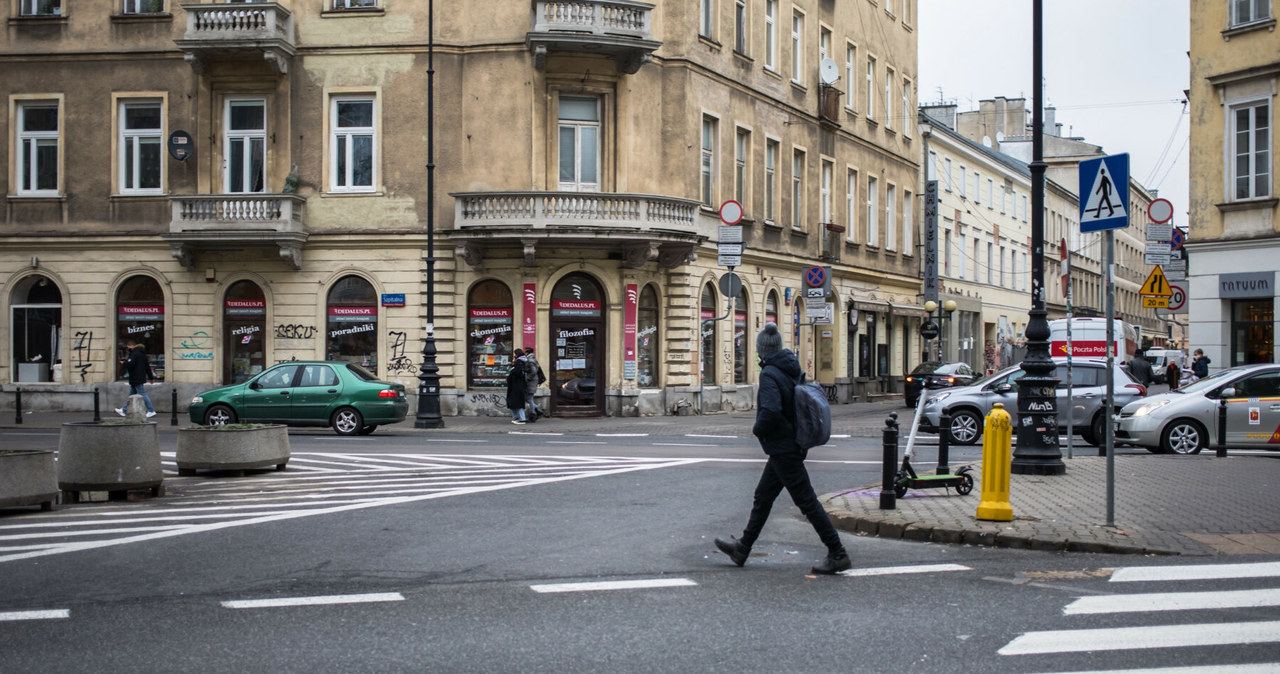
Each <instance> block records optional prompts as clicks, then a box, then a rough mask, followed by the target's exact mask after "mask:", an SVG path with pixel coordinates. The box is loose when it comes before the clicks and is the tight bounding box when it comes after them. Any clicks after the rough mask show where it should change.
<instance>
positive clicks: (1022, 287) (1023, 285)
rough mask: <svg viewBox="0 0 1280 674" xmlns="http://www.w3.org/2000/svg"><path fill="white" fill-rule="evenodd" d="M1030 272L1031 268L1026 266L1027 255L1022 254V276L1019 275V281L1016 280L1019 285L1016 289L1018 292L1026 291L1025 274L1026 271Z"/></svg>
mask: <svg viewBox="0 0 1280 674" xmlns="http://www.w3.org/2000/svg"><path fill="white" fill-rule="evenodd" d="M1030 270H1031V268H1030V267H1028V266H1027V254H1026V253H1023V254H1022V275H1021V276H1019V280H1018V283H1019V284H1020V285H1019V286H1018V288H1019V289H1020V290H1026V289H1027V277H1026V273H1027V272H1028V271H1030Z"/></svg>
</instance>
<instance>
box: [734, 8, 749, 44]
mask: <svg viewBox="0 0 1280 674" xmlns="http://www.w3.org/2000/svg"><path fill="white" fill-rule="evenodd" d="M733 50H734V51H736V52H738V53H739V54H746V53H747V0H737V1H736V2H735V3H734V5H733Z"/></svg>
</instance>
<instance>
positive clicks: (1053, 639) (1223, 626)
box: [996, 620, 1280, 655]
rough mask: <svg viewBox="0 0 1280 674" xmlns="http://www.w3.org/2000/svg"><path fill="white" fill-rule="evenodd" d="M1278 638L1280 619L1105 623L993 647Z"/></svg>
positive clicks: (1045, 649)
mask: <svg viewBox="0 0 1280 674" xmlns="http://www.w3.org/2000/svg"><path fill="white" fill-rule="evenodd" d="M1277 641H1280V621H1277V620H1270V621H1265V622H1245V623H1202V624H1198V625H1155V626H1148V627H1108V628H1103V629H1092V630H1053V631H1047V632H1027V633H1026V634H1023V635H1022V636H1020V637H1018V638H1016V639H1014V640H1013V641H1010V642H1009V643H1008V644H1005V646H1004V648H1001V649H1000V650H999V651H996V652H997V653H999V654H1000V655H1032V654H1043V653H1083V652H1088V651H1122V650H1140V649H1144V648H1183V647H1187V646H1221V645H1226V644H1265V643H1274V642H1277Z"/></svg>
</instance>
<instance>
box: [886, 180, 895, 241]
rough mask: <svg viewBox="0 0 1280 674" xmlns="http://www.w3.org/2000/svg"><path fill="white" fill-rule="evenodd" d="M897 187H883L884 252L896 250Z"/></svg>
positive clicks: (889, 185)
mask: <svg viewBox="0 0 1280 674" xmlns="http://www.w3.org/2000/svg"><path fill="white" fill-rule="evenodd" d="M897 203H898V186H897V185H893V184H888V185H885V186H884V247H885V249H886V250H897V249H898V223H897V217H896V215H897V210H896V209H897Z"/></svg>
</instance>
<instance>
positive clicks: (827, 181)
mask: <svg viewBox="0 0 1280 674" xmlns="http://www.w3.org/2000/svg"><path fill="white" fill-rule="evenodd" d="M834 173H835V165H834V164H832V163H831V162H829V161H826V160H823V162H822V222H823V224H827V223H831V222H835V221H834V220H832V219H831V181H832V180H833V179H834Z"/></svg>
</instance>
